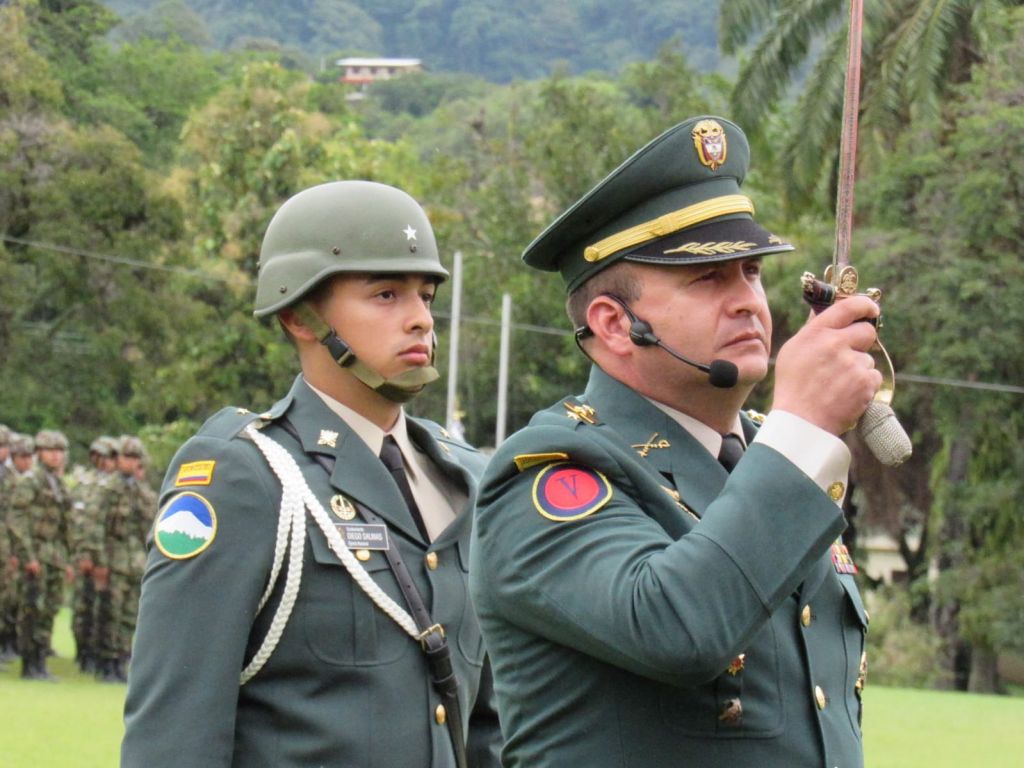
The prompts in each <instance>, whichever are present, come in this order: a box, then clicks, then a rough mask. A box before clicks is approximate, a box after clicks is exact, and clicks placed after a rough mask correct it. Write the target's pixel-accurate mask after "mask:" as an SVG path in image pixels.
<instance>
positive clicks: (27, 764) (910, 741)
mask: <svg viewBox="0 0 1024 768" xmlns="http://www.w3.org/2000/svg"><path fill="white" fill-rule="evenodd" d="M55 646H56V651H57V654H58V658H56V659H51V660H50V665H49V666H50V669H51V671H53V672H54V673H55V674H56V675H57V676H58V677H60V682H59V683H42V682H23V681H22V680H20V679H19V677H18V671H19V668H20V665H19V663H18V662H14V663H12V664H8V665H6V666H5V667H0V768H111V767H112V766H116V765H117V752H118V744H119V742H120V740H121V734H122V733H123V726H122V723H121V706H122V703H123V701H124V691H125V688H124V686H123V685H109V684H101V683H97V682H96V681H95V680H94V679H93V678H91V677H86V676H84V675H80V674H79V673H78V672H77V670H76V669H75V666H74V664H73V662H72V660H71V659H72V656H73V654H74V647H73V645H72V641H71V636H70V631H69V629H68V617H67V612H62V613H61V615H60V616H59V617H58V626H57V629H56V633H55ZM865 705H866V708H865V716H864V744H865V747H864V749H865V753H866V757H867V759H866V764H867V768H968V767H969V768H974V766H984V767H985V768H1017V767H1018V766H1021V765H1024V698H1022V697H1016V696H1015V697H1007V696H976V695H968V694H962V693H939V692H936V691H919V690H907V689H901V688H881V687H879V686H872V685H871V684H870V682H869V684H868V687H867V690H866V691H865Z"/></svg>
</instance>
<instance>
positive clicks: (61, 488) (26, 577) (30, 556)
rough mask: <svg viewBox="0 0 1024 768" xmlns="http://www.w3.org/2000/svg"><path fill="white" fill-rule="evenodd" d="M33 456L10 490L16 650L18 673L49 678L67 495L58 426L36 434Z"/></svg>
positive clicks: (64, 568) (64, 564)
mask: <svg viewBox="0 0 1024 768" xmlns="http://www.w3.org/2000/svg"><path fill="white" fill-rule="evenodd" d="M35 444H36V454H37V456H38V462H37V464H36V466H35V467H33V468H32V469H31V470H30V471H29V472H27V473H26V474H24V475H21V476H20V477H19V478H18V479H17V482H16V483H15V484H14V487H13V489H12V490H11V494H10V513H9V514H10V521H11V531H12V533H13V535H14V540H13V546H14V555H15V557H16V558H17V559H18V563H19V565H20V577H21V584H20V590H19V604H18V652H19V654H20V655H21V663H22V668H21V676H22V677H24V678H28V679H34V680H51V679H54V678H53V677H52V675H50V674H49V672H47V670H46V656H47V653H48V652H49V650H50V639H51V636H52V634H53V620H54V617H55V616H56V615H57V610H58V609H59V608H60V604H61V602H62V600H63V597H64V581H65V579H68V580H70V579H71V578H72V577H73V571H72V569H71V566H70V565H69V564H68V529H69V524H70V514H71V498H70V495H69V494H68V490H67V487H66V486H65V485H64V481H63V478H62V475H63V472H64V461H65V457H66V454H67V448H68V441H67V438H66V437H64V435H63V434H61V433H60V432H56V431H53V430H43V431H42V432H40V433H39V434H38V435H36V440H35Z"/></svg>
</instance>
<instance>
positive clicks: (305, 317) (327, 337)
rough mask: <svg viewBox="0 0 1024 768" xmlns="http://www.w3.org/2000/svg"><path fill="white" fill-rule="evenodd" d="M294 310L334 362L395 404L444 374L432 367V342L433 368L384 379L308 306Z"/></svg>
mask: <svg viewBox="0 0 1024 768" xmlns="http://www.w3.org/2000/svg"><path fill="white" fill-rule="evenodd" d="M293 310H294V311H295V314H296V315H298V316H299V319H300V320H302V322H303V324H304V325H305V326H306V327H307V328H309V329H310V330H311V331H313V333H314V334H315V335H316V337H317V339H318V340H319V342H320V343H321V344H323V345H324V346H325V347H327V351H328V352H329V353H330V355H331V357H332V358H333V359H334V362H336V363H337V364H338V365H339V366H341V367H342V368H345V369H347V370H348V371H350V372H351V373H352V375H353V376H355V377H356V378H357V379H359V381H361V382H362V383H363V384H365V385H366V386H368V387H369V388H370V389H372V390H373V391H374V392H377V393H378V394H380V395H382V396H383V397H386V398H387V399H388V400H390V401H391V402H393V403H405V402H408V401H409V400H412V398H414V397H415V396H416V395H418V394H419V393H420V392H421V391H422V390H423V388H424V387H425V386H427V384H429V383H430V382H432V381H437V380H438V379H439V378H440V377H441V374H440V373H438V372H437V369H436V368H434V366H433V362H434V350H435V349H436V348H437V342H436V340H433V341H432V344H431V347H430V362H431V365H428V366H424V367H422V368H414V369H412V370H409V371H405V372H404V373H400V374H398V375H397V376H393V377H391V378H390V379H385V378H384V377H383V376H381V375H380V374H379V373H377V372H376V371H375V370H373V369H372V368H370V367H369V366H368V365H366V364H365V363H364V362H363V361H361V360H360V359H359V358H357V357H356V355H355V352H353V351H352V348H351V347H350V346H349V345H348V344H346V343H345V341H344V340H343V339H342V338H341V337H339V336H338V334H336V333H335V332H334V329H333V328H331V327H330V326H329V325H328V324H327V323H325V322H324V321H323V319H321V318H320V316H319V315H317V314H316V312H314V311H313V309H312V308H311V307H310V306H309V304H307V303H306V302H300V303H299V304H296V305H295V306H294V307H293Z"/></svg>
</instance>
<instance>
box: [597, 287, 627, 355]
mask: <svg viewBox="0 0 1024 768" xmlns="http://www.w3.org/2000/svg"><path fill="white" fill-rule="evenodd" d="M629 326H630V320H629V318H628V317H627V316H626V312H625V310H624V309H623V307H622V304H621V303H620V302H617V301H615V300H614V299H613V298H611V297H610V296H607V295H604V294H601V295H598V296H595V297H594V298H593V299H592V300H591V302H590V304H589V305H588V306H587V327H588V328H590V332H591V334H593V337H594V338H595V339H596V340H597V344H596V345H595V346H600V347H604V348H606V349H607V350H608V351H609V352H611V353H612V354H613V355H616V356H619V357H625V356H626V355H628V354H629V353H631V352H632V351H633V350H634V349H635V348H636V347H635V345H634V344H633V342H632V341H630V338H629Z"/></svg>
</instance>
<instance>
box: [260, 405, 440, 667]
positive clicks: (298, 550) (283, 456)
mask: <svg viewBox="0 0 1024 768" xmlns="http://www.w3.org/2000/svg"><path fill="white" fill-rule="evenodd" d="M246 434H247V435H248V436H249V437H250V438H252V441H253V442H254V443H255V444H256V447H257V448H259V449H260V452H261V453H262V454H263V455H264V457H265V458H266V459H267V463H268V464H269V465H270V468H271V470H272V471H273V473H274V474H275V475H276V476H277V478H278V480H280V481H281V513H280V518H279V519H278V528H277V539H276V542H275V546H274V562H273V565H272V567H271V573H270V578H269V580H268V582H267V587H266V589H265V590H264V592H263V596H262V597H261V598H260V604H259V609H258V610H261V609H262V608H263V606H264V605H265V604H266V602H267V600H268V599H269V597H270V595H271V594H272V592H273V590H274V587H275V585H276V583H277V580H278V577H279V576H280V571H281V565H282V563H283V561H284V556H285V550H286V549H287V550H289V551H288V555H289V557H288V569H287V574H286V576H285V587H284V594H283V595H282V597H281V602H280V604H279V605H278V607H277V612H276V613H275V614H274V618H273V620H272V621H271V624H270V629H269V630H267V636H266V637H265V638H263V643H262V644H261V645H260V648H259V650H258V651H257V652H256V655H255V656H253V658H252V660H251V661H250V662H249V664H248V665H247V666H246V667H245V669H243V670H242V674H241V678H240V684H241V685H245V684H246V683H247V682H248V681H249V680H250V679H252V677H253V676H254V675H255V674H256V673H257V672H259V671H260V669H262V667H263V665H264V664H266V662H267V660H268V659H269V658H270V655H271V654H272V653H273V652H274V649H275V648H276V647H277V643H278V641H279V640H280V639H281V635H282V633H283V632H284V628H285V626H286V625H287V624H288V619H289V617H290V616H291V612H292V609H293V608H294V606H295V600H296V599H297V598H298V594H299V584H300V582H301V579H302V558H303V548H304V545H305V510H306V509H308V510H309V512H310V514H311V515H312V516H313V519H314V520H315V521H316V524H317V526H318V527H319V528H320V530H321V531H323V533H324V536H326V537H327V543H328V545H329V546H330V548H331V551H332V552H334V554H335V555H337V556H338V558H339V559H340V560H341V564H342V565H343V566H345V570H347V571H348V572H349V574H350V575H351V576H352V578H353V579H355V581H356V583H357V584H358V585H359V586H360V587H361V588H362V590H363V591H364V592H365V593H366V595H367V596H368V597H369V598H370V599H371V600H372V601H373V602H374V604H375V605H377V607H379V608H380V609H381V610H382V611H384V613H386V614H387V615H388V616H390V617H391V618H392V619H393V620H394V621H395V622H396V623H397V624H398V625H399V626H400V627H401V628H402V629H403V630H404V631H405V632H406V634H408V635H409V636H410V637H412V638H413V639H419V634H420V633H419V630H418V629H417V628H416V623H415V622H414V621H413V619H412V617H411V616H410V615H409V614H408V613H407V612H406V611H405V610H404V609H403V608H402V607H401V606H400V605H399V604H398V603H396V602H395V601H394V600H392V599H391V598H390V597H389V596H388V595H387V594H386V593H385V592H384V591H383V590H382V589H381V588H380V587H379V586H378V585H377V583H376V582H375V581H374V580H373V579H372V578H371V577H370V574H369V573H367V572H366V569H365V568H363V566H362V564H361V563H360V562H359V561H358V560H356V558H355V556H354V555H353V554H352V552H351V551H349V548H348V546H347V545H346V544H345V541H344V539H342V537H341V534H339V533H338V530H337V528H335V527H334V524H333V523H332V522H331V519H330V517H329V516H328V515H327V511H326V510H325V509H324V508H323V505H322V504H321V503H320V501H319V499H317V498H316V496H315V495H314V494H313V492H312V491H311V490H310V488H309V485H308V484H307V483H306V479H305V478H304V477H303V476H302V471H301V470H300V469H299V465H298V464H296V462H295V459H294V458H293V457H292V456H291V454H289V453H288V452H287V451H286V450H285V449H284V448H282V447H281V446H280V445H278V444H277V443H276V442H274V441H273V440H271V439H270V438H269V437H267V436H266V435H264V434H262V433H261V432H260V431H259V430H258V429H256V428H255V426H254V425H249V426H248V427H247V428H246ZM289 534H290V539H291V541H290V547H289V543H288V539H289ZM258 610H257V612H258Z"/></svg>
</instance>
